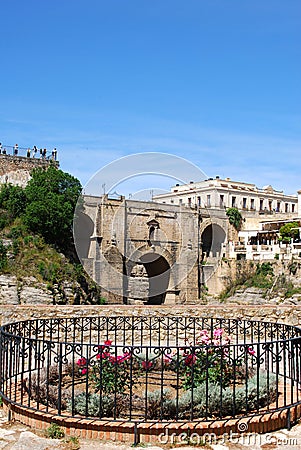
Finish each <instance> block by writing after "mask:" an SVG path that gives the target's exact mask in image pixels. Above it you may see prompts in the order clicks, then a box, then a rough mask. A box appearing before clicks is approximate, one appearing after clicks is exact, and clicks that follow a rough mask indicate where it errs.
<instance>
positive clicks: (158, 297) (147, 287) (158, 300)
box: [127, 246, 173, 305]
mask: <svg viewBox="0 0 301 450" xmlns="http://www.w3.org/2000/svg"><path fill="white" fill-rule="evenodd" d="M171 265H172V258H171V255H170V254H169V252H168V251H167V250H163V251H160V249H156V248H155V249H152V250H150V248H149V247H148V246H143V247H141V248H140V249H137V250H136V251H135V252H134V254H133V255H132V256H131V258H130V260H129V261H128V264H127V275H128V297H129V298H130V299H135V297H136V298H137V299H142V300H143V301H144V302H145V303H146V304H149V305H160V304H163V303H164V301H165V297H166V293H167V291H168V288H169V286H170V284H171V283H172V281H173V273H172V267H171Z"/></svg>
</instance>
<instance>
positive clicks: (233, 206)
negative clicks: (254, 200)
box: [232, 197, 236, 208]
mask: <svg viewBox="0 0 301 450" xmlns="http://www.w3.org/2000/svg"><path fill="white" fill-rule="evenodd" d="M235 207H236V197H232V208H235Z"/></svg>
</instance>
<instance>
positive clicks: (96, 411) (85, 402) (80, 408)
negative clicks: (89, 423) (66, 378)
mask: <svg viewBox="0 0 301 450" xmlns="http://www.w3.org/2000/svg"><path fill="white" fill-rule="evenodd" d="M127 404H128V397H127V396H123V395H121V394H117V395H116V396H115V395H114V394H112V395H103V396H102V397H101V396H100V395H99V394H96V393H94V392H93V393H86V392H81V393H79V394H77V395H75V397H74V402H73V413H74V414H80V415H83V416H87V417H114V416H115V415H116V416H117V417H118V416H119V415H120V414H121V412H122V411H123V410H124V408H125V407H126V406H127ZM67 409H68V411H70V412H72V401H71V400H69V401H68V405H67Z"/></svg>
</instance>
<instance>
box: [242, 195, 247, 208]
mask: <svg viewBox="0 0 301 450" xmlns="http://www.w3.org/2000/svg"><path fill="white" fill-rule="evenodd" d="M242 207H243V209H247V198H246V197H243V199H242Z"/></svg>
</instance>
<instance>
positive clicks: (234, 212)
mask: <svg viewBox="0 0 301 450" xmlns="http://www.w3.org/2000/svg"><path fill="white" fill-rule="evenodd" d="M226 214H227V216H228V219H229V222H230V223H231V225H233V226H234V228H235V229H236V230H239V228H240V225H241V222H242V215H241V213H240V211H239V210H238V209H237V208H228V209H227V211H226Z"/></svg>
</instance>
